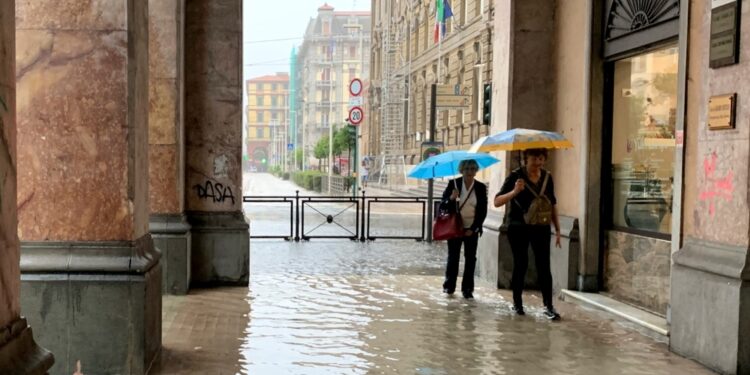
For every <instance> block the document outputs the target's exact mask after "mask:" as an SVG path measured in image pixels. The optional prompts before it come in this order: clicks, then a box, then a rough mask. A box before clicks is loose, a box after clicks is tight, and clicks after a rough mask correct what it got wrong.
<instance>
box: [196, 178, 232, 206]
mask: <svg viewBox="0 0 750 375" xmlns="http://www.w3.org/2000/svg"><path fill="white" fill-rule="evenodd" d="M193 189H195V190H196V192H197V193H198V198H201V199H211V200H213V201H214V203H223V202H226V201H227V200H231V201H232V204H234V193H232V187H231V186H224V185H223V184H220V183H213V182H211V181H206V182H205V183H204V184H197V185H195V186H193Z"/></svg>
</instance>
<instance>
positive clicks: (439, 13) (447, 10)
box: [434, 0, 453, 43]
mask: <svg viewBox="0 0 750 375" xmlns="http://www.w3.org/2000/svg"><path fill="white" fill-rule="evenodd" d="M435 4H436V6H435V8H436V11H435V33H434V40H435V43H437V42H439V41H440V39H441V38H442V37H444V36H445V21H446V20H447V19H448V18H451V17H453V10H452V9H451V4H450V3H449V2H448V0H435Z"/></svg>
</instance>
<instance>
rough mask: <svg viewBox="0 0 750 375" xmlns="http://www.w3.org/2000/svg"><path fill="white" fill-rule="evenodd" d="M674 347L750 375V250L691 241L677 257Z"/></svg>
mask: <svg viewBox="0 0 750 375" xmlns="http://www.w3.org/2000/svg"><path fill="white" fill-rule="evenodd" d="M673 260H674V265H673V267H672V280H671V283H670V284H671V288H672V289H671V298H670V305H671V313H672V320H671V337H670V343H669V346H670V348H671V349H672V350H673V351H674V352H675V353H678V354H680V355H682V356H685V357H688V358H692V359H694V360H696V361H698V362H700V363H702V364H703V365H705V366H707V367H709V368H712V369H714V370H716V371H718V372H720V373H724V374H750V283H748V281H750V266H749V265H748V249H747V248H745V247H732V246H726V245H721V244H716V243H711V242H704V241H699V240H695V239H687V240H686V241H685V244H684V247H683V248H682V249H680V250H679V251H678V252H676V253H675V254H674V256H673Z"/></svg>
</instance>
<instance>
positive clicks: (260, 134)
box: [255, 126, 263, 139]
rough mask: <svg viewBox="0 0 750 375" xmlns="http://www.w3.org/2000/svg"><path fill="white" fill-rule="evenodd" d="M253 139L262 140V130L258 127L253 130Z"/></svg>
mask: <svg viewBox="0 0 750 375" xmlns="http://www.w3.org/2000/svg"><path fill="white" fill-rule="evenodd" d="M255 138H258V139H263V128H262V127H260V126H258V127H256V128H255Z"/></svg>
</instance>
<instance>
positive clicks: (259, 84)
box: [255, 83, 263, 93]
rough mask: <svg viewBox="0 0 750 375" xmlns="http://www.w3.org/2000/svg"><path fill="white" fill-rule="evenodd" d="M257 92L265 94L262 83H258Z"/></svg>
mask: <svg viewBox="0 0 750 375" xmlns="http://www.w3.org/2000/svg"><path fill="white" fill-rule="evenodd" d="M255 91H257V92H259V93H260V92H263V84H262V83H256V84H255Z"/></svg>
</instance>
